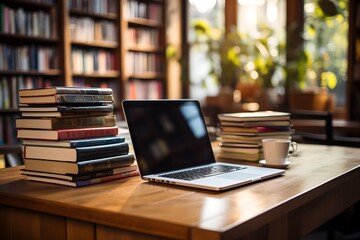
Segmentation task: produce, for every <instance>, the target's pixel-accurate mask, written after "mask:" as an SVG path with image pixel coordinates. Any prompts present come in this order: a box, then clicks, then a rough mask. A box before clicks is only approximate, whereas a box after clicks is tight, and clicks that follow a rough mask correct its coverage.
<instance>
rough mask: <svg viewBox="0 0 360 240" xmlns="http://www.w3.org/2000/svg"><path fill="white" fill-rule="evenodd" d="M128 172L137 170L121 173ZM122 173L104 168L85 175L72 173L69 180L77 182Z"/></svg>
mask: <svg viewBox="0 0 360 240" xmlns="http://www.w3.org/2000/svg"><path fill="white" fill-rule="evenodd" d="M128 172H137V170H129V171H125V172H122V173H128ZM122 173H115V171H114V169H108V170H105V171H101V172H95V173H90V174H86V175H74V176H72V179H71V181H72V182H77V181H83V180H88V179H93V178H100V177H106V176H112V175H115V174H122Z"/></svg>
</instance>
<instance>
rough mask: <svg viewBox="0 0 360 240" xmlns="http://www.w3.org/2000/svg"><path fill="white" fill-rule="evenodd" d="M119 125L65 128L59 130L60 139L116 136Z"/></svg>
mask: <svg viewBox="0 0 360 240" xmlns="http://www.w3.org/2000/svg"><path fill="white" fill-rule="evenodd" d="M118 131H119V129H118V127H108V128H81V129H63V130H59V131H58V140H67V139H81V138H93V137H105V136H116V135H117V134H118Z"/></svg>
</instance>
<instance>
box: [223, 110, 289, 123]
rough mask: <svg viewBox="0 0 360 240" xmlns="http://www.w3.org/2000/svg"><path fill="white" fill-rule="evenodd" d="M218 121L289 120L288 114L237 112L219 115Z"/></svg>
mask: <svg viewBox="0 0 360 240" xmlns="http://www.w3.org/2000/svg"><path fill="white" fill-rule="evenodd" d="M218 118H219V120H220V121H223V120H224V121H265V120H290V113H287V112H276V111H258V112H239V113H223V114H219V115H218Z"/></svg>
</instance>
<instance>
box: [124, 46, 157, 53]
mask: <svg viewBox="0 0 360 240" xmlns="http://www.w3.org/2000/svg"><path fill="white" fill-rule="evenodd" d="M128 50H129V51H133V52H148V53H163V52H164V49H163V48H160V47H153V46H130V47H129V48H128Z"/></svg>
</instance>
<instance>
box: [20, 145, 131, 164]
mask: <svg viewBox="0 0 360 240" xmlns="http://www.w3.org/2000/svg"><path fill="white" fill-rule="evenodd" d="M23 152H24V158H28V159H30V158H34V159H44V160H49V161H66V162H82V161H86V160H92V159H98V158H105V157H112V156H117V155H125V154H128V153H129V144H128V143H127V142H123V143H115V144H106V145H96V146H87V147H75V148H64V147H48V146H30V145H24V150H23Z"/></svg>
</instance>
